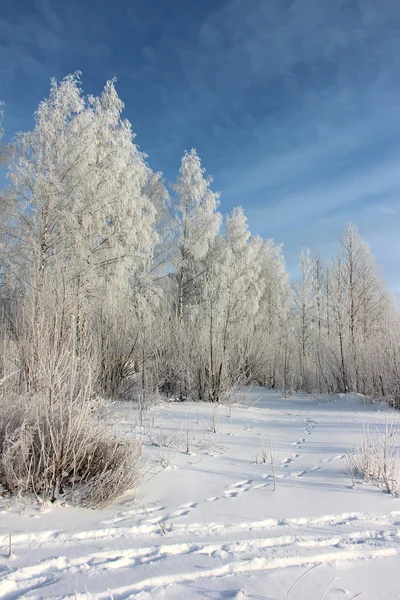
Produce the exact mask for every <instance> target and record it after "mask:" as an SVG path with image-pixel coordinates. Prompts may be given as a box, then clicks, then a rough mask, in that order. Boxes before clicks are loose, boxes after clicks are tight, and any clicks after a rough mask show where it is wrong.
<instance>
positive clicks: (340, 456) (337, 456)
mask: <svg viewBox="0 0 400 600" xmlns="http://www.w3.org/2000/svg"><path fill="white" fill-rule="evenodd" d="M344 457H345V455H344V454H337V455H336V456H331V458H323V459H322V460H321V461H320V462H323V463H328V462H331V461H332V460H343V459H344Z"/></svg>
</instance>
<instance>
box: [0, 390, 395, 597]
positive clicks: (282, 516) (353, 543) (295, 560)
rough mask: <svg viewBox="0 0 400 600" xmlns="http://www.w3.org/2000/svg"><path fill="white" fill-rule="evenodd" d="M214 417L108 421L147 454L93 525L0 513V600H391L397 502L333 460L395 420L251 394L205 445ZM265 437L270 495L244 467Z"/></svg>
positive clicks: (264, 473) (193, 408)
mask: <svg viewBox="0 0 400 600" xmlns="http://www.w3.org/2000/svg"><path fill="white" fill-rule="evenodd" d="M214 410H215V409H214V408H213V406H210V405H209V404H199V403H192V404H190V403H176V404H168V405H164V406H159V407H156V408H154V409H153V410H152V411H151V413H150V415H146V418H145V424H144V427H143V428H138V427H135V420H136V419H137V415H136V414H135V413H134V412H133V410H132V409H131V408H130V407H126V406H122V405H118V406H117V407H116V408H115V412H114V415H115V419H116V420H117V421H118V422H119V426H120V427H123V428H124V429H125V430H126V432H127V434H130V432H132V431H133V432H135V431H136V432H138V431H139V432H141V433H140V434H141V436H142V437H143V440H144V442H145V447H144V454H145V457H146V466H145V470H146V474H145V477H144V482H143V484H142V486H141V487H140V489H139V491H138V493H137V497H136V498H133V497H129V496H127V497H125V498H123V499H121V500H120V502H119V503H118V504H115V505H113V506H112V507H109V508H107V509H106V510H103V511H92V510H84V509H77V508H73V507H70V506H51V507H50V508H48V509H46V510H45V511H41V510H40V509H39V508H38V507H36V506H30V505H26V506H25V507H24V506H23V505H22V504H21V503H17V502H15V503H14V504H12V505H11V503H10V502H9V501H5V500H4V499H3V500H1V505H0V527H1V529H0V532H1V537H0V578H1V579H0V598H3V599H10V600H11V599H13V598H21V597H29V598H82V599H88V600H89V599H94V598H96V599H103V598H104V599H111V598H114V599H115V600H117V599H120V598H136V599H140V600H150V599H152V600H161V599H162V600H164V599H165V600H171V599H174V600H175V599H181V600H192V599H195V598H196V599H197V598H208V599H210V600H212V599H216V600H223V599H228V598H243V599H244V598H251V599H253V600H256V599H257V600H261V599H263V600H285V599H289V598H290V600H298V599H301V600H314V599H315V600H322V599H324V600H339V599H340V600H350V599H351V598H355V597H359V598H361V599H362V600H383V599H396V598H400V558H399V553H400V545H399V541H400V499H398V498H395V497H392V496H389V495H388V494H385V493H383V492H382V491H381V490H379V489H378V488H376V487H373V486H372V485H370V484H364V483H361V482H360V483H357V485H356V488H355V489H354V488H353V487H352V485H351V481H350V479H349V477H348V476H347V475H346V473H345V469H344V460H343V459H344V455H345V451H346V438H347V437H348V438H349V440H357V439H360V438H361V434H362V426H363V423H369V424H371V425H373V426H375V425H376V426H384V423H385V418H386V416H387V418H388V419H389V420H390V421H394V422H395V423H396V424H399V426H400V414H398V413H396V412H394V411H391V410H389V409H387V408H385V407H383V406H382V405H380V404H377V403H376V404H365V403H362V401H361V399H360V398H358V397H356V396H351V395H350V396H343V397H339V396H334V397H331V398H330V397H305V396H295V397H293V398H291V399H282V398H281V397H280V396H279V395H276V394H273V393H271V392H267V391H264V390H262V389H259V388H253V389H252V390H248V391H246V392H245V394H244V395H243V397H242V399H241V404H240V405H239V406H234V407H233V408H232V409H231V412H230V416H229V410H228V409H226V408H225V407H220V408H219V409H217V411H218V412H217V414H216V415H215V417H216V420H217V421H218V423H217V433H211V432H209V431H208V430H209V429H212V428H213V427H212V421H214V420H215V419H214V413H213V411H214ZM387 413H390V414H387ZM269 436H271V439H272V442H273V445H274V447H275V448H276V453H277V454H278V458H277V462H276V490H275V491H273V483H272V473H271V466H270V465H269V464H256V463H255V456H256V455H257V454H259V455H260V454H262V452H263V446H264V448H265V450H266V451H267V452H268V447H269ZM187 437H189V445H190V448H191V453H187V452H186V444H187ZM151 442H153V443H156V444H158V443H166V444H168V445H172V446H174V447H173V448H165V447H164V448H160V447H157V446H154V445H151ZM165 466H166V468H164V469H163V467H165ZM10 530H11V531H12V543H13V555H12V556H11V557H8V544H9V531H10ZM312 567H314V568H312ZM302 575H304V576H303V577H301V576H302ZM296 581H297V584H296V585H295V586H294V588H293V589H292V591H291V592H290V593H289V594H288V592H289V590H290V589H291V587H292V586H293V585H294V584H295V582H296Z"/></svg>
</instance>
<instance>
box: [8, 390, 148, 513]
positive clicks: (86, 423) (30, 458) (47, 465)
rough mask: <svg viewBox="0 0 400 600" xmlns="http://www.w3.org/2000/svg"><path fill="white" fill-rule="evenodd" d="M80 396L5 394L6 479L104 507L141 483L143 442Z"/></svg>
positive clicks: (24, 490) (44, 496) (20, 487)
mask: <svg viewBox="0 0 400 600" xmlns="http://www.w3.org/2000/svg"><path fill="white" fill-rule="evenodd" d="M79 400H80V399H77V400H76V401H72V402H71V401H69V400H65V399H62V398H57V399H56V400H55V401H54V402H53V403H52V404H49V403H48V401H47V399H45V400H44V399H43V398H42V397H40V396H39V397H38V396H23V397H21V396H20V397H16V398H11V399H10V400H9V401H7V402H6V401H4V399H3V401H2V405H1V406H0V452H1V455H0V458H1V460H0V482H1V484H2V486H3V487H4V488H5V490H6V491H8V492H10V493H13V494H20V495H26V494H28V495H29V494H33V495H35V496H36V498H37V499H38V500H39V501H40V502H46V501H55V500H57V499H61V498H75V499H76V500H77V501H78V502H79V503H80V504H83V505H88V506H92V507H101V506H104V505H106V504H108V503H109V502H111V501H112V500H114V499H115V498H116V497H118V496H120V495H121V494H123V493H124V492H126V491H127V490H130V489H133V488H135V487H136V486H137V485H138V483H139V477H140V467H139V461H140V456H141V448H140V444H139V443H138V442H137V441H136V440H135V439H127V438H123V437H121V435H118V434H117V433H116V432H115V431H114V430H112V429H110V428H108V427H107V423H106V421H105V420H104V418H103V417H102V416H101V414H99V412H100V411H99V410H98V408H96V406H93V403H89V402H87V401H82V402H80V401H79Z"/></svg>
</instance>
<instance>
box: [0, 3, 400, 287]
mask: <svg viewBox="0 0 400 600" xmlns="http://www.w3.org/2000/svg"><path fill="white" fill-rule="evenodd" d="M78 69H79V70H81V71H82V73H83V87H84V91H85V92H87V93H95V94H98V93H100V91H101V88H102V86H103V85H104V82H105V81H106V80H107V79H109V78H111V77H114V76H116V77H117V79H118V86H117V88H118V92H119V95H120V97H121V98H122V99H123V101H124V102H125V105H126V112H125V115H126V116H127V117H128V118H129V120H130V121H131V122H132V124H133V130H134V131H135V132H136V133H137V142H138V144H139V145H140V147H141V149H142V150H143V151H145V152H146V153H147V154H148V155H149V162H150V165H151V166H152V168H154V169H155V170H161V171H163V172H164V173H165V176H166V178H167V179H173V178H174V177H175V174H176V171H177V170H178V168H179V161H180V157H181V155H182V154H183V151H184V150H185V149H190V148H191V147H196V148H197V149H198V152H199V154H200V156H201V158H202V161H203V165H204V166H205V167H206V169H207V172H208V173H210V174H212V175H213V176H214V180H215V183H214V188H215V189H216V190H218V191H221V192H222V197H221V208H222V210H223V211H227V210H230V209H231V208H232V207H233V206H235V205H238V204H241V205H242V206H243V207H244V209H245V212H246V214H247V216H248V218H249V224H250V227H251V230H252V232H253V233H259V234H261V235H263V236H264V237H273V238H274V239H275V240H277V241H282V242H284V247H285V255H286V259H287V264H288V267H289V270H290V271H292V272H294V271H295V267H294V265H295V263H296V256H297V255H298V253H299V251H300V249H301V247H302V246H304V245H308V246H310V247H311V248H312V249H315V250H320V251H321V252H322V254H323V255H326V256H329V255H330V254H332V252H333V251H334V249H335V247H336V244H337V239H338V237H339V235H340V233H341V231H342V229H343V228H344V226H345V224H346V223H347V222H348V221H350V220H351V221H353V222H354V223H355V224H357V225H358V226H359V228H360V230H361V234H362V235H363V236H364V238H365V239H366V240H367V241H368V243H369V244H370V246H371V247H372V249H373V251H374V253H375V255H376V257H377V260H378V262H379V264H380V265H381V266H382V268H383V272H384V275H385V277H386V279H387V280H388V282H389V284H390V286H391V287H392V289H398V290H400V269H399V263H400V235H399V232H400V211H399V209H400V204H399V202H398V197H399V193H400V94H399V92H400V9H399V6H398V2H397V0H379V1H378V0H197V1H196V2H194V1H193V0H192V1H190V0H186V1H184V0H168V1H167V0H148V1H147V3H145V2H139V1H136V0H130V1H129V0H125V1H123V0H113V1H112V2H111V1H109V0H107V1H106V0H96V1H95V0H68V1H65V0H14V1H13V2H7V3H5V2H4V3H2V9H1V12H0V99H2V100H3V101H4V102H5V107H4V108H5V122H4V127H5V130H6V134H7V137H10V136H12V135H13V134H14V133H15V132H16V131H17V130H23V129H27V128H30V127H31V126H32V114H33V111H34V110H35V108H36V107H37V104H38V102H39V101H40V100H41V99H42V98H43V97H45V96H46V95H47V92H48V88H49V79H50V77H52V76H55V77H57V78H62V77H63V76H65V75H66V74H67V73H71V72H73V71H75V70H78Z"/></svg>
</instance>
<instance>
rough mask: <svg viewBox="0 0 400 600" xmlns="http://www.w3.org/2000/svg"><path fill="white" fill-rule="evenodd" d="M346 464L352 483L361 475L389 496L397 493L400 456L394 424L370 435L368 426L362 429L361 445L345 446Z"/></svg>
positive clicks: (398, 488)
mask: <svg viewBox="0 0 400 600" xmlns="http://www.w3.org/2000/svg"><path fill="white" fill-rule="evenodd" d="M345 465H346V469H347V472H348V474H349V475H350V476H351V478H352V480H353V482H354V480H355V477H357V476H361V477H363V478H364V479H366V480H368V481H371V482H372V483H374V484H375V485H377V486H378V487H381V488H383V489H385V490H386V491H387V492H388V493H389V494H397V493H398V492H399V490H400V485H399V473H400V455H399V449H398V440H397V429H396V427H395V426H394V425H393V423H390V424H388V423H387V422H386V424H385V429H384V430H383V431H379V430H378V429H377V430H376V431H375V432H374V433H373V434H371V433H370V430H369V427H368V426H367V427H364V431H363V439H362V442H361V444H359V445H355V446H348V448H347V454H346V459H345Z"/></svg>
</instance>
